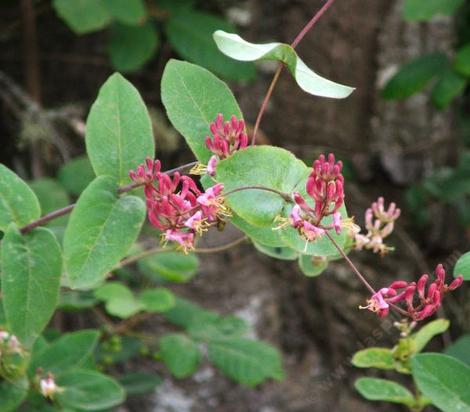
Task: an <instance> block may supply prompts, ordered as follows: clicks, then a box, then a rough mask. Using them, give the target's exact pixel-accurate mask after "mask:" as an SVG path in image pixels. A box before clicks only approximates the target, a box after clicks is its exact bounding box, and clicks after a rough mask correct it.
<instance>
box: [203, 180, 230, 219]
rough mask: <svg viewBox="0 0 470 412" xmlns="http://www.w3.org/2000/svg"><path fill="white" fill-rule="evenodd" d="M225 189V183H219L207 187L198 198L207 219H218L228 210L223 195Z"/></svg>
mask: <svg viewBox="0 0 470 412" xmlns="http://www.w3.org/2000/svg"><path fill="white" fill-rule="evenodd" d="M223 190H224V185H223V184H222V183H218V184H216V185H214V186H212V187H210V188H209V189H207V190H206V191H205V192H204V193H203V194H201V195H200V196H199V197H198V198H197V199H196V201H197V203H198V204H199V205H200V207H201V210H202V214H203V217H204V218H205V219H207V221H208V222H215V221H217V219H218V217H219V216H220V215H221V214H224V213H225V212H226V209H225V207H224V199H223V197H222V196H221V193H222V191H223Z"/></svg>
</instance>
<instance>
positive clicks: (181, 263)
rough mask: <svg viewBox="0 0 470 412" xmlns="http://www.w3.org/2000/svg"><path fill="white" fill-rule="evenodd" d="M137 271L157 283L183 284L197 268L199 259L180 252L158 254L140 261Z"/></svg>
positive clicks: (190, 254) (193, 255)
mask: <svg viewBox="0 0 470 412" xmlns="http://www.w3.org/2000/svg"><path fill="white" fill-rule="evenodd" d="M138 265H139V269H140V270H141V271H142V272H143V273H144V274H145V275H147V276H148V277H151V278H153V279H155V280H157V281H161V280H167V281H170V282H178V283H183V282H187V281H188V280H190V279H191V278H192V277H193V276H194V275H195V274H196V273H197V269H198V267H199V259H198V257H197V256H196V255H195V254H193V253H189V254H187V255H185V254H183V253H181V252H172V251H168V252H159V253H156V254H154V255H152V256H148V257H146V258H143V259H140V260H139V262H138Z"/></svg>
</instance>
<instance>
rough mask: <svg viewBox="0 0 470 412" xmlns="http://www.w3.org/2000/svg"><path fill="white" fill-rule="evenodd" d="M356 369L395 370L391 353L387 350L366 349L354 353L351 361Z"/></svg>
mask: <svg viewBox="0 0 470 412" xmlns="http://www.w3.org/2000/svg"><path fill="white" fill-rule="evenodd" d="M351 362H352V364H353V365H354V366H355V367H357V368H377V369H395V366H394V364H395V360H394V359H393V353H392V351H391V350H390V349H388V348H367V349H363V350H360V351H359V352H356V353H355V354H354V356H353V358H352V360H351Z"/></svg>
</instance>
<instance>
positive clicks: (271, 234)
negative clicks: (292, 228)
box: [230, 213, 285, 247]
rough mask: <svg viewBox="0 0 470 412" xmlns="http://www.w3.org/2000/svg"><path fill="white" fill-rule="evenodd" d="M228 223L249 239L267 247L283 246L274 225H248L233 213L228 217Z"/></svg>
mask: <svg viewBox="0 0 470 412" xmlns="http://www.w3.org/2000/svg"><path fill="white" fill-rule="evenodd" d="M230 223H232V224H233V225H234V226H236V227H237V228H238V229H240V230H241V231H242V232H244V233H245V234H246V235H247V236H249V238H250V239H251V240H253V241H254V242H256V243H259V244H262V245H265V246H269V247H283V246H285V243H284V241H283V240H282V239H281V237H280V236H279V231H278V230H276V227H257V226H253V225H250V224H249V223H248V222H246V221H245V220H243V219H242V218H241V217H239V216H237V215H236V214H235V213H234V214H233V215H232V217H231V218H230Z"/></svg>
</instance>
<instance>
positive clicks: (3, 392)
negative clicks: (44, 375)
mask: <svg viewBox="0 0 470 412" xmlns="http://www.w3.org/2000/svg"><path fill="white" fill-rule="evenodd" d="M28 388H29V382H28V379H26V378H23V379H18V380H16V381H14V382H9V381H6V380H1V381H0V399H1V402H0V412H14V411H17V410H18V409H17V408H18V406H20V405H21V403H22V402H23V400H24V399H25V398H26V395H27V394H28Z"/></svg>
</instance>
